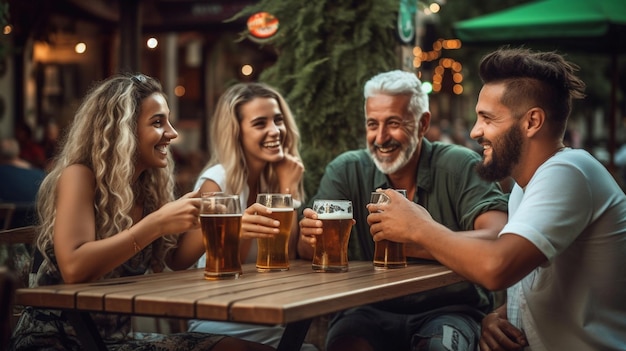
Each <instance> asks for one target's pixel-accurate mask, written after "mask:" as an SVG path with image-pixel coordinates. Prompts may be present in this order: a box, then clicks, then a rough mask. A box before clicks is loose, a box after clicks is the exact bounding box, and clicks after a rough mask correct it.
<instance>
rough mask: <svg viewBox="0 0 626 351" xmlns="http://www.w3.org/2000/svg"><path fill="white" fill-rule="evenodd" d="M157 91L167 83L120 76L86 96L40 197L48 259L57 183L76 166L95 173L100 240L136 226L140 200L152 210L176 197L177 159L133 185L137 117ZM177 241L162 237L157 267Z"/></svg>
mask: <svg viewBox="0 0 626 351" xmlns="http://www.w3.org/2000/svg"><path fill="white" fill-rule="evenodd" d="M155 93H156V94H161V95H163V96H164V94H163V90H162V87H161V84H160V83H159V82H158V81H157V80H155V79H154V78H151V77H148V76H145V75H130V74H120V75H115V76H113V77H110V78H109V79H107V80H105V81H103V82H101V83H99V84H97V85H95V86H94V87H93V88H92V89H91V90H90V91H89V92H88V94H87V95H86V97H85V98H84V100H83V102H82V104H81V105H80V106H79V108H78V110H77V111H76V114H75V116H74V119H73V121H72V124H71V127H70V128H69V131H68V133H67V135H66V136H65V138H64V139H63V141H62V144H61V145H62V146H61V148H60V150H59V154H58V155H57V157H56V160H55V162H54V167H53V168H52V169H51V170H50V173H49V174H48V175H47V176H46V178H45V179H44V181H43V182H42V184H41V187H40V189H39V193H38V195H37V213H38V217H39V235H38V238H37V248H38V249H39V251H40V252H41V253H42V254H43V255H44V257H45V258H46V259H47V260H50V257H49V256H48V254H47V252H48V250H50V249H51V248H52V245H53V241H52V237H53V228H54V222H55V217H56V206H55V205H56V201H57V192H56V188H57V182H58V180H59V177H60V176H61V173H63V171H64V170H65V168H67V167H68V166H70V165H74V164H80V165H84V166H87V167H89V168H90V169H91V170H92V171H93V173H94V176H95V189H94V190H95V198H94V204H93V207H94V212H95V221H96V228H95V230H96V238H95V239H96V240H99V239H104V238H108V237H110V236H112V235H114V234H116V233H119V232H121V231H123V230H125V229H128V228H130V227H131V226H132V225H133V220H132V218H131V217H130V212H131V209H132V208H133V205H134V204H135V203H136V202H139V203H141V204H143V207H144V214H147V213H150V212H152V211H155V210H156V209H158V208H160V207H161V206H163V205H164V204H165V203H167V202H169V201H172V200H173V199H174V179H173V175H172V170H173V161H172V159H171V157H170V158H168V165H167V167H165V168H151V169H147V170H145V171H144V172H143V173H142V174H141V175H140V176H139V178H138V179H137V180H136V182H134V184H133V175H134V173H135V166H136V160H137V154H136V153H137V149H138V147H137V118H138V117H139V115H140V113H141V104H142V102H143V100H144V99H145V98H147V97H149V96H150V95H152V94H155ZM130 184H133V185H132V186H131V185H130ZM175 244H176V237H175V236H168V237H165V238H164V240H163V241H161V240H159V244H158V245H156V246H154V247H153V248H154V249H155V250H154V251H153V260H152V265H153V269H157V270H158V269H162V268H163V265H164V263H163V262H164V257H165V252H166V251H167V250H168V249H170V248H171V247H173V246H174V245H175ZM48 263H51V262H48Z"/></svg>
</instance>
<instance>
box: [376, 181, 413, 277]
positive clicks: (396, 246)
mask: <svg viewBox="0 0 626 351" xmlns="http://www.w3.org/2000/svg"><path fill="white" fill-rule="evenodd" d="M396 191H397V192H399V193H401V194H402V195H404V197H406V190H404V189H397V190H396ZM389 202H390V200H389V197H388V196H387V195H385V193H380V192H372V195H371V197H370V203H373V204H384V203H389ZM404 267H406V254H405V253H404V243H397V242H394V241H389V240H381V241H376V242H375V243H374V269H389V268H404Z"/></svg>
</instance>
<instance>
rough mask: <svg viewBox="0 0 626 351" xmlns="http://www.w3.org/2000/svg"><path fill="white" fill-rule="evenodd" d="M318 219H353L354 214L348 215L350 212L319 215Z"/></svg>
mask: <svg viewBox="0 0 626 351" xmlns="http://www.w3.org/2000/svg"><path fill="white" fill-rule="evenodd" d="M317 219H352V213H348V212H333V213H318V214H317Z"/></svg>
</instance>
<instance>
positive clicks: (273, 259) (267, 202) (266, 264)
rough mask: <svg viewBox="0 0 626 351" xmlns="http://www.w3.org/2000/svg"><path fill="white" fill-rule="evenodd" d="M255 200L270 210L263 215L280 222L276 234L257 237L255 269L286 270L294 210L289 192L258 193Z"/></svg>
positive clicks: (261, 270)
mask: <svg viewBox="0 0 626 351" xmlns="http://www.w3.org/2000/svg"><path fill="white" fill-rule="evenodd" d="M256 202H257V203H259V204H261V205H263V206H265V207H268V208H270V209H271V210H272V213H270V214H265V215H264V216H267V217H269V218H272V219H275V220H277V221H279V222H280V226H279V227H278V234H275V235H274V236H273V237H271V238H258V239H257V244H258V245H257V246H258V251H257V256H256V269H257V271H259V272H272V271H286V270H288V269H289V253H288V244H289V236H290V235H291V224H292V223H293V211H294V210H293V202H292V199H291V194H258V195H257V197H256Z"/></svg>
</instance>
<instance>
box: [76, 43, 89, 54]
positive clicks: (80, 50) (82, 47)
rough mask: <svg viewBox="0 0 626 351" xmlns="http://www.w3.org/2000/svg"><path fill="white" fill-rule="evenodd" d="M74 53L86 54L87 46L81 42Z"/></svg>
mask: <svg viewBox="0 0 626 351" xmlns="http://www.w3.org/2000/svg"><path fill="white" fill-rule="evenodd" d="M74 51H75V52H76V53H77V54H84V53H85V51H87V44H85V43H83V42H79V43H78V44H76V46H74Z"/></svg>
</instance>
